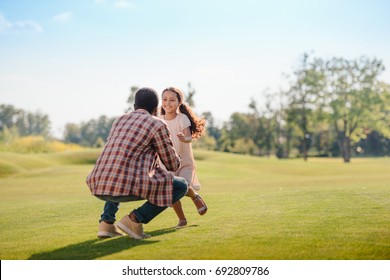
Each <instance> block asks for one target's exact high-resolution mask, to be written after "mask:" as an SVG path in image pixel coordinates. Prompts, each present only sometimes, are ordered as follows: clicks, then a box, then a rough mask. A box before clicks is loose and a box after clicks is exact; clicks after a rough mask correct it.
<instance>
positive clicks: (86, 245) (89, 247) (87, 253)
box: [28, 228, 175, 260]
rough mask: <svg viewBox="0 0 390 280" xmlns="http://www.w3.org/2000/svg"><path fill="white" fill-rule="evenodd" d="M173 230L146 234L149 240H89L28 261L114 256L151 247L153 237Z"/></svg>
mask: <svg viewBox="0 0 390 280" xmlns="http://www.w3.org/2000/svg"><path fill="white" fill-rule="evenodd" d="M174 231H175V229H171V228H168V229H161V230H156V231H152V232H148V234H150V235H152V237H151V238H150V239H142V240H136V239H132V238H130V237H129V236H122V237H115V238H108V239H97V238H96V239H95V238H94V239H91V240H88V241H84V242H81V243H77V244H72V245H68V246H66V247H63V248H58V249H55V250H53V251H48V252H42V253H37V254H33V255H31V257H29V258H28V259H29V260H94V259H97V258H101V257H104V256H108V255H111V254H115V253H118V252H121V251H125V250H127V249H131V248H134V247H136V246H145V245H151V244H154V243H157V242H159V241H158V240H153V238H154V237H156V236H160V235H164V234H168V233H171V232H174Z"/></svg>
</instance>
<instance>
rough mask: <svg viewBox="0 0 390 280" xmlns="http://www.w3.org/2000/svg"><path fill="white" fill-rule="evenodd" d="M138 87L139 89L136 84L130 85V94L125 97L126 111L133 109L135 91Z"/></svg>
mask: <svg viewBox="0 0 390 280" xmlns="http://www.w3.org/2000/svg"><path fill="white" fill-rule="evenodd" d="M138 89H139V87H138V86H131V87H130V95H129V97H128V98H127V104H128V105H127V106H128V107H127V109H126V113H127V112H131V111H134V102H135V93H136V92H137V90H138Z"/></svg>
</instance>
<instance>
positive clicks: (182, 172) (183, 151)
mask: <svg viewBox="0 0 390 280" xmlns="http://www.w3.org/2000/svg"><path fill="white" fill-rule="evenodd" d="M161 117H162V119H163V120H164V121H165V122H166V123H167V126H168V129H169V131H170V133H171V138H172V142H173V147H174V148H175V150H176V152H177V153H178V154H179V155H180V156H181V158H182V162H181V166H180V168H179V169H178V170H176V172H174V175H175V176H179V177H183V178H184V179H186V181H187V183H188V185H189V186H191V187H192V188H193V189H194V190H197V191H198V190H200V183H199V180H198V178H197V176H196V172H195V170H196V167H195V160H194V154H193V152H192V145H191V143H184V142H182V141H180V139H179V137H177V134H178V133H179V132H183V130H184V129H185V128H187V127H190V126H191V122H190V120H189V118H188V117H187V116H186V115H184V114H182V113H178V115H177V116H176V118H174V119H173V120H166V119H164V116H161Z"/></svg>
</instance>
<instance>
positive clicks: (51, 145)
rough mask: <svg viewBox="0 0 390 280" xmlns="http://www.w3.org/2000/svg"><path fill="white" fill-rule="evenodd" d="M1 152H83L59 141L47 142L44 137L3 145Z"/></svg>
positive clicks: (19, 140)
mask: <svg viewBox="0 0 390 280" xmlns="http://www.w3.org/2000/svg"><path fill="white" fill-rule="evenodd" d="M0 147H1V148H0V150H3V151H8V152H17V153H51V152H62V151H74V150H81V149H82V147H81V146H79V145H76V144H65V143H63V142H61V141H58V140H45V138H43V137H42V136H26V137H20V138H17V139H14V140H13V141H12V142H10V143H2V144H1V146H0Z"/></svg>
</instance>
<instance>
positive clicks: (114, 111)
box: [0, 0, 390, 135]
mask: <svg viewBox="0 0 390 280" xmlns="http://www.w3.org/2000/svg"><path fill="white" fill-rule="evenodd" d="M389 3H390V2H389V1H385V0H382V1H380V0H368V1H362V0H356V1H350V0H348V1H342V0H332V1H313V0H312V1H309V0H302V1H298V0H296V1H287V0H285V1H282V0H274V1H260V0H259V1H249V0H248V1H246V0H241V1H229V0H208V1H207V0H198V1H195V0H194V1H186V0H181V1H179V0H177V1H173V0H155V1H153V0H149V1H147V0H122V1H118V0H105V1H103V0H100V1H96V0H34V1H31V0H18V1H15V0H0V104H4V103H5V104H12V105H14V106H16V107H18V108H22V109H25V110H28V111H32V112H36V111H37V110H40V111H41V112H43V113H46V114H48V115H49V116H50V119H51V121H52V125H53V133H54V134H56V135H61V129H62V128H63V126H64V125H65V124H66V123H68V122H76V123H80V122H81V121H87V120H89V119H91V118H97V117H98V116H100V115H107V116H110V117H113V116H118V115H120V114H122V113H123V112H124V110H125V108H126V100H127V97H128V95H129V88H130V86H132V85H138V86H150V87H153V88H155V89H156V90H157V91H158V92H161V91H162V90H163V89H164V88H165V87H167V86H177V87H179V88H182V89H183V90H186V89H187V82H189V81H190V82H191V83H192V85H193V87H194V88H195V89H196V91H197V93H196V96H195V103H196V108H195V111H197V112H198V113H201V112H204V111H211V112H212V113H213V115H214V116H215V118H216V119H217V120H219V121H226V120H228V118H229V116H230V115H231V113H233V112H235V111H239V112H243V111H246V110H247V108H248V104H249V102H250V99H251V98H252V97H253V98H255V99H256V100H258V102H259V105H261V103H262V101H263V98H262V92H263V91H264V90H265V89H266V88H270V89H271V90H278V89H279V88H280V87H283V86H284V85H285V80H284V79H283V77H282V73H283V72H284V73H291V72H292V70H293V68H294V67H296V66H297V63H298V61H299V59H300V57H301V56H302V54H303V53H304V52H310V51H314V55H316V56H320V57H323V58H330V57H333V56H342V57H344V58H347V59H354V58H358V57H360V56H362V55H366V56H369V57H376V58H379V59H382V60H383V62H384V64H385V66H386V67H387V68H389V67H390V32H389V26H390V16H389V15H390V4H389ZM389 69H390V68H389ZM389 69H386V71H385V73H384V74H383V75H382V77H381V78H382V79H383V80H385V81H387V82H389V83H390V70H389Z"/></svg>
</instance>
